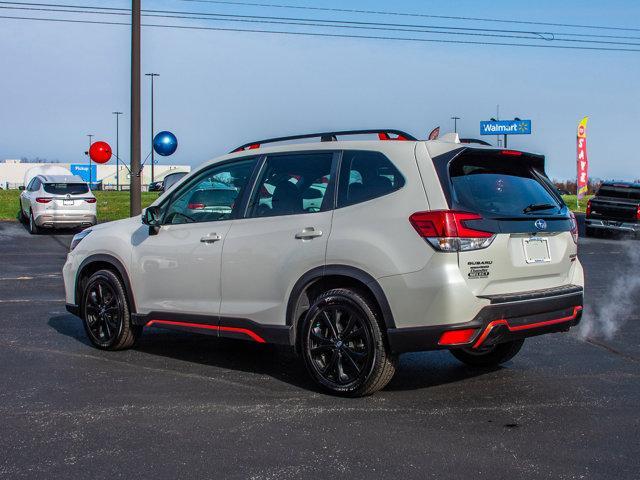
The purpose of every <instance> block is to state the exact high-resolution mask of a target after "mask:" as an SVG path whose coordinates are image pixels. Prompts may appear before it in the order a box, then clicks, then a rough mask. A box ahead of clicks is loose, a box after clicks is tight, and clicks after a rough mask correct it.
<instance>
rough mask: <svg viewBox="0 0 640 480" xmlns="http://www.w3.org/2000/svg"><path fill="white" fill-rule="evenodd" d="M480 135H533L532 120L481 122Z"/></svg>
mask: <svg viewBox="0 0 640 480" xmlns="http://www.w3.org/2000/svg"><path fill="white" fill-rule="evenodd" d="M480 135H531V120H495V121H493V120H491V121H485V122H480Z"/></svg>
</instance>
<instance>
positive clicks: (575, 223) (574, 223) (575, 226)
mask: <svg viewBox="0 0 640 480" xmlns="http://www.w3.org/2000/svg"><path fill="white" fill-rule="evenodd" d="M569 215H570V216H571V237H572V238H573V242H574V243H575V244H576V245H577V244H578V221H577V220H576V214H575V213H573V212H570V213H569Z"/></svg>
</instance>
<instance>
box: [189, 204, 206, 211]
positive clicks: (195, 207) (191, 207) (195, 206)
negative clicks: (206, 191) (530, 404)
mask: <svg viewBox="0 0 640 480" xmlns="http://www.w3.org/2000/svg"><path fill="white" fill-rule="evenodd" d="M204 207H205V204H204V203H190V204H189V205H187V208H188V209H189V210H201V209H203V208H204Z"/></svg>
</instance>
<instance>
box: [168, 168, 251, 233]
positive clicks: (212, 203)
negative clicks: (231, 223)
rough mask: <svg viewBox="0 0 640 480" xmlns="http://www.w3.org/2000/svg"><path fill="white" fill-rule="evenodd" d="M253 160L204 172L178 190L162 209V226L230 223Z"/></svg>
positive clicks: (248, 176)
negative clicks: (227, 221) (222, 221)
mask: <svg viewBox="0 0 640 480" xmlns="http://www.w3.org/2000/svg"><path fill="white" fill-rule="evenodd" d="M256 161H257V159H256V158H251V159H245V160H239V161H237V162H233V163H227V164H223V165H219V166H214V167H211V168H208V169H207V170H205V171H204V172H202V173H200V174H199V175H196V176H195V177H194V178H192V179H191V180H190V181H189V182H188V183H186V184H185V185H183V186H181V187H180V188H179V190H177V191H176V192H175V193H174V194H173V195H172V196H171V198H170V199H169V201H168V202H166V203H165V204H163V205H162V207H161V209H162V210H164V211H165V213H164V215H163V218H164V220H163V223H165V224H168V223H171V224H176V223H194V222H213V221H217V220H228V219H230V218H231V217H232V216H233V215H234V213H235V210H236V209H237V207H238V204H239V202H240V199H241V198H242V193H243V191H244V189H245V188H246V187H247V183H248V181H249V178H250V177H251V173H252V172H253V169H254V167H255V164H256Z"/></svg>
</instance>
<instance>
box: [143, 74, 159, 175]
mask: <svg viewBox="0 0 640 480" xmlns="http://www.w3.org/2000/svg"><path fill="white" fill-rule="evenodd" d="M145 76H147V77H151V181H152V182H153V177H154V175H153V165H154V163H155V161H154V152H153V77H159V76H160V74H159V73H145Z"/></svg>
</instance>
